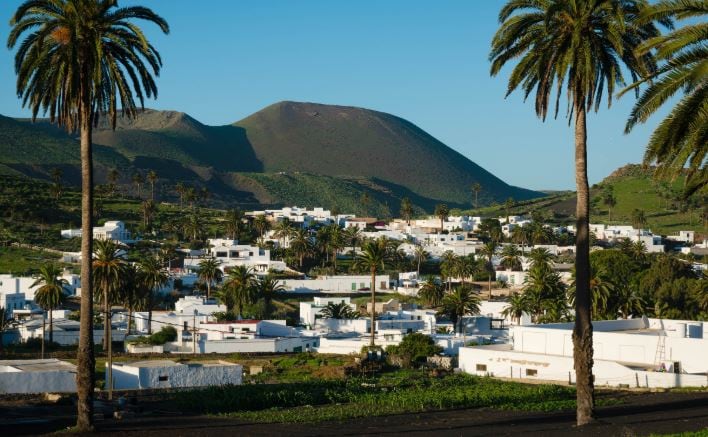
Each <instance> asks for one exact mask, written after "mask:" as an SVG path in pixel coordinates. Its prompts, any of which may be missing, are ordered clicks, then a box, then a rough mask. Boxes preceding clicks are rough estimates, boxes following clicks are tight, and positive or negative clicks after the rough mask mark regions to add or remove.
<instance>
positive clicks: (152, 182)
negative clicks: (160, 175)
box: [146, 170, 157, 202]
mask: <svg viewBox="0 0 708 437" xmlns="http://www.w3.org/2000/svg"><path fill="white" fill-rule="evenodd" d="M146 179H147V181H148V182H149V183H150V200H152V201H153V202H154V201H155V182H157V173H155V170H150V171H149V172H148V174H147V177H146Z"/></svg>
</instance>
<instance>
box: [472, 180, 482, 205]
mask: <svg viewBox="0 0 708 437" xmlns="http://www.w3.org/2000/svg"><path fill="white" fill-rule="evenodd" d="M472 191H473V192H474V207H475V208H479V192H480V191H482V184H480V183H479V182H475V183H474V184H472Z"/></svg>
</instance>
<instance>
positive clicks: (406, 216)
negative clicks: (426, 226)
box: [401, 197, 413, 225]
mask: <svg viewBox="0 0 708 437" xmlns="http://www.w3.org/2000/svg"><path fill="white" fill-rule="evenodd" d="M411 217H413V204H412V203H411V199H409V198H407V197H404V198H403V199H401V218H402V219H403V220H405V221H406V224H407V225H410V224H411Z"/></svg>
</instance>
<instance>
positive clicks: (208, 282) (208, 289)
mask: <svg viewBox="0 0 708 437" xmlns="http://www.w3.org/2000/svg"><path fill="white" fill-rule="evenodd" d="M210 294H211V280H208V281H207V300H209V295H210Z"/></svg>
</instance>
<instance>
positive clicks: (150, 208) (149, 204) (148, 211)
mask: <svg viewBox="0 0 708 437" xmlns="http://www.w3.org/2000/svg"><path fill="white" fill-rule="evenodd" d="M140 209H141V210H142V211H143V226H144V227H145V229H146V230H148V229H150V226H151V225H152V219H153V217H155V213H157V204H155V201H154V200H150V199H147V200H143V201H142V203H141V204H140Z"/></svg>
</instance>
